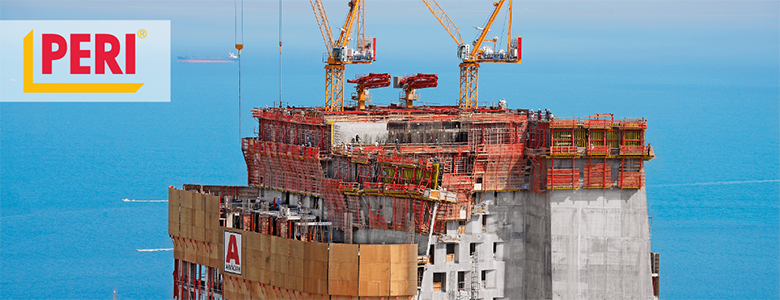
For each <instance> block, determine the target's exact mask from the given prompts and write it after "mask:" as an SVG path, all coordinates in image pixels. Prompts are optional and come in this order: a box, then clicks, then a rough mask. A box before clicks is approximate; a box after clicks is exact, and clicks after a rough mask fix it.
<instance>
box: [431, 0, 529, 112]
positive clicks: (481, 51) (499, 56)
mask: <svg viewBox="0 0 780 300" xmlns="http://www.w3.org/2000/svg"><path fill="white" fill-rule="evenodd" d="M422 1H423V2H424V3H425V5H426V6H428V9H430V10H431V13H433V15H434V16H435V17H436V19H437V20H439V23H441V25H442V26H444V29H445V30H447V33H449V34H450V36H451V37H452V39H453V40H454V41H455V43H457V44H458V58H459V59H461V60H462V62H461V63H460V98H459V100H458V106H460V107H461V108H475V107H477V104H478V103H479V63H520V58H521V50H522V39H521V38H520V36H517V37H516V38H514V39H513V38H512V0H509V5H508V7H507V20H508V22H507V23H508V24H507V32H508V34H507V48H506V49H507V50H506V51H505V50H498V49H496V47H497V46H498V37H495V38H494V39H492V40H485V37H487V34H488V31H490V27H491V26H492V25H493V21H494V20H495V19H496V16H497V15H498V12H499V11H500V10H501V7H502V6H503V5H504V2H506V0H500V1H499V2H494V3H493V6H495V9H494V10H493V13H492V14H491V15H490V18H489V19H488V21H487V23H486V24H485V27H484V28H479V27H477V30H480V31H481V33H480V35H479V37H478V38H477V39H476V40H474V41H473V42H472V43H471V44H465V43H463V39H462V38H461V37H460V32H459V31H458V27H457V26H455V22H453V21H452V19H450V17H449V16H447V13H446V12H444V9H442V8H441V6H439V3H438V2H436V0H422ZM490 42H492V43H493V47H492V48H491V47H488V46H484V47H483V46H482V44H483V43H490Z"/></svg>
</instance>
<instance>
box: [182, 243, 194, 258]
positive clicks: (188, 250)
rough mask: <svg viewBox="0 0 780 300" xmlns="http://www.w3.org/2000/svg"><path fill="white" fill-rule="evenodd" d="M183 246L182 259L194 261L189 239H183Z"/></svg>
mask: <svg viewBox="0 0 780 300" xmlns="http://www.w3.org/2000/svg"><path fill="white" fill-rule="evenodd" d="M183 245H184V247H183V249H184V260H186V261H189V262H194V261H195V255H194V254H195V253H194V251H192V243H191V242H190V241H189V240H185V241H184V243H183Z"/></svg>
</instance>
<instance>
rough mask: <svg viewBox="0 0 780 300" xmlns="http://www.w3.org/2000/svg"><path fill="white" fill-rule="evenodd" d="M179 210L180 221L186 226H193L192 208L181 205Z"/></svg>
mask: <svg viewBox="0 0 780 300" xmlns="http://www.w3.org/2000/svg"><path fill="white" fill-rule="evenodd" d="M180 209H181V210H180V211H179V220H180V221H179V223H181V224H182V225H186V226H192V209H190V208H186V207H181V208H180Z"/></svg>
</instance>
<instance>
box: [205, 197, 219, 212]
mask: <svg viewBox="0 0 780 300" xmlns="http://www.w3.org/2000/svg"><path fill="white" fill-rule="evenodd" d="M218 209H219V197H218V196H212V195H205V196H204V203H203V210H204V211H205V212H208V213H217V212H218Z"/></svg>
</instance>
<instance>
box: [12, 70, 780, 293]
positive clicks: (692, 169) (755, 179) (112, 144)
mask: <svg viewBox="0 0 780 300" xmlns="http://www.w3.org/2000/svg"><path fill="white" fill-rule="evenodd" d="M311 66H313V67H311ZM381 66H383V69H381V70H380V71H387V72H391V73H393V74H394V75H400V74H403V73H413V72H414V73H416V72H429V73H437V74H439V78H440V86H439V87H438V88H436V89H426V90H421V91H420V93H421V94H422V97H423V98H424V99H425V100H423V101H427V102H429V103H440V104H452V103H454V101H455V100H454V99H455V98H456V97H457V77H456V76H457V68H456V67H455V64H448V65H432V66H428V67H425V68H420V67H418V66H417V65H415V64H410V63H408V62H405V63H404V62H401V61H400V60H399V61H395V62H392V61H391V62H388V63H386V64H385V65H380V67H381ZM242 68H243V69H244V71H243V72H244V76H243V93H242V94H243V97H242V102H243V103H242V107H243V109H242V112H241V114H242V128H241V135H243V136H248V135H252V134H253V130H254V127H253V124H254V123H253V120H252V119H251V118H250V117H249V116H250V113H249V109H250V108H252V107H257V106H264V105H273V103H272V102H273V101H278V100H279V95H278V85H279V82H278V78H276V77H274V76H270V75H268V74H275V73H274V72H278V71H277V70H276V68H277V66H265V65H261V64H260V63H258V62H257V61H252V59H251V58H250V59H247V61H246V62H245V63H244V65H243V66H242ZM285 68H286V69H285V77H284V83H283V87H284V88H283V91H284V98H283V99H284V101H288V102H289V103H290V105H296V106H304V105H321V104H322V103H321V102H322V101H321V100H320V99H322V98H323V97H322V93H323V83H324V80H323V75H324V74H322V73H323V70H322V65H321V64H320V63H319V62H316V61H315V62H314V63H313V64H311V65H296V64H295V63H290V65H289V66H285ZM482 70H483V71H482V72H481V73H482V74H481V75H482V78H481V79H480V92H481V95H480V96H481V98H480V100H481V101H482V102H483V103H485V102H493V101H495V102H497V101H498V100H499V99H501V98H506V100H507V101H508V102H509V105H510V107H512V108H532V109H538V108H542V109H543V108H549V109H551V110H552V111H553V113H554V114H555V115H556V116H586V115H590V114H593V113H597V112H612V113H615V114H616V115H618V116H629V117H637V116H644V117H647V118H648V120H649V129H648V131H647V141H648V142H650V143H651V144H652V145H653V147H654V149H655V152H656V155H657V159H655V160H653V161H651V162H649V163H647V164H646V166H647V169H646V170H647V181H648V186H647V191H648V192H647V194H648V204H649V206H650V213H651V215H652V225H653V226H652V248H653V251H655V252H660V253H661V298H662V299H716V298H720V299H769V298H777V297H778V295H779V294H778V293H779V290H778V286H780V271H779V268H778V266H779V265H780V260H778V253H779V251H780V250H779V249H780V242H779V240H780V235H779V234H778V227H779V225H780V219H779V218H778V212H779V211H780V205H779V202H780V200H779V198H780V183H778V174H780V168H779V167H778V166H779V165H780V164H779V159H780V152H779V150H778V149H780V143H779V137H780V131H779V130H778V128H779V125H780V120H779V119H778V116H779V115H780V105H779V103H780V100H779V99H780V86H779V84H778V82H780V77H779V76H778V64H777V62H774V63H773V64H770V65H766V64H757V63H746V64H736V63H724V64H696V63H690V64H662V63H659V64H653V63H640V64H625V65H622V64H613V65H607V66H604V65H595V64H588V63H587V62H585V63H562V62H557V63H556V62H555V61H544V60H543V59H540V60H537V61H530V60H529V61H527V62H526V61H525V60H524V62H523V64H522V67H520V68H519V69H510V68H505V67H501V66H485V67H483V68H482ZM517 70H520V71H517ZM368 71H372V69H365V68H360V67H356V68H354V69H349V70H348V74H349V77H352V75H353V74H354V73H367V72H368ZM374 71H376V70H374ZM510 71H511V73H510ZM236 73H237V66H236V65H235V64H178V63H173V64H172V72H171V77H172V78H171V102H170V103H27V104H25V103H2V104H0V147H1V148H0V149H1V151H0V163H1V167H2V169H1V170H0V180H1V182H2V188H0V216H1V218H0V269H1V270H2V273H3V274H2V276H0V291H1V292H0V298H33V299H110V298H111V297H112V296H113V291H114V290H116V291H117V295H118V298H119V299H163V298H170V296H171V294H172V276H171V274H172V272H173V257H172V252H170V251H159V252H138V251H136V249H152V248H171V247H173V246H172V243H171V241H170V239H169V238H168V236H167V211H166V210H167V204H166V203H125V202H122V201H121V199H122V198H130V199H145V200H154V199H165V198H166V197H167V195H166V188H167V187H168V186H169V185H174V186H177V187H181V185H182V184H185V183H201V184H224V185H243V184H246V167H245V165H244V161H243V157H242V154H241V150H240V145H239V129H238V121H237V119H238V113H239V109H238V104H237V85H236ZM347 91H351V87H350V86H349V85H348V86H347ZM373 93H374V99H375V100H374V101H375V102H378V103H385V104H387V103H390V102H391V101H392V100H393V99H397V93H398V91H397V90H393V89H390V88H387V89H384V90H377V91H376V92H373ZM382 99H386V100H382ZM762 180H770V181H762ZM737 181H738V182H737Z"/></svg>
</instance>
